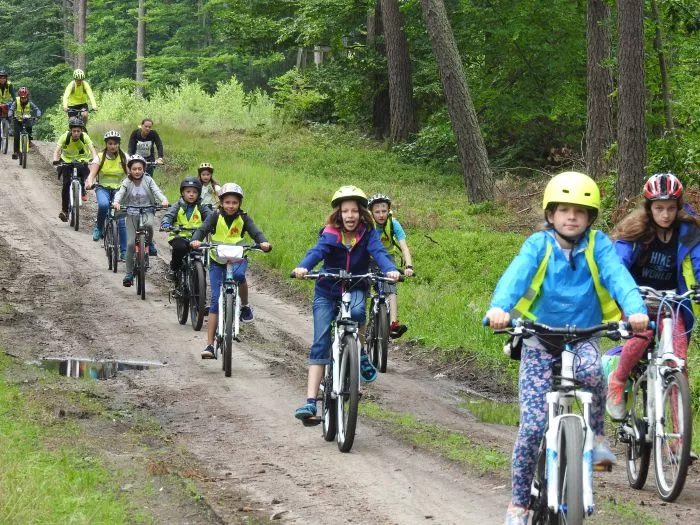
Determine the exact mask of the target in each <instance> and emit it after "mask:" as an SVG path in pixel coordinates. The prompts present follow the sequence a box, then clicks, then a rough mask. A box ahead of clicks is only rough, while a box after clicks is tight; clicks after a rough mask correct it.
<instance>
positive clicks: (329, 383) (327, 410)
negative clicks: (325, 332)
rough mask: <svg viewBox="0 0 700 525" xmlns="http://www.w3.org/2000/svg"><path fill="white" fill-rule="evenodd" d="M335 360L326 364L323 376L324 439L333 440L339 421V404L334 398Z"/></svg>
mask: <svg viewBox="0 0 700 525" xmlns="http://www.w3.org/2000/svg"><path fill="white" fill-rule="evenodd" d="M331 359H332V358H331ZM332 394H333V361H332V360H331V362H330V363H328V364H327V365H326V374H325V376H324V377H323V397H322V398H321V418H322V419H323V425H322V428H323V433H322V435H323V439H325V440H326V441H333V440H334V439H335V436H336V433H337V429H338V421H337V420H336V417H337V416H336V414H337V413H338V410H337V405H336V402H335V400H334V399H333V396H332Z"/></svg>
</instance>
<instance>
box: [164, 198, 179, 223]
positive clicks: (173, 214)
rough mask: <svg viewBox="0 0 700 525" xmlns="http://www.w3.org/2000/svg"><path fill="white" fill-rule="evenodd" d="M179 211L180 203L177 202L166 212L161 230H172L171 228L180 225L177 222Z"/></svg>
mask: <svg viewBox="0 0 700 525" xmlns="http://www.w3.org/2000/svg"><path fill="white" fill-rule="evenodd" d="M178 211H180V201H177V202H176V203H175V204H173V205H172V206H170V208H168V211H166V212H165V215H163V218H162V219H161V221H160V228H161V230H166V229H168V228H170V227H171V226H174V225H176V224H178V222H177V212H178Z"/></svg>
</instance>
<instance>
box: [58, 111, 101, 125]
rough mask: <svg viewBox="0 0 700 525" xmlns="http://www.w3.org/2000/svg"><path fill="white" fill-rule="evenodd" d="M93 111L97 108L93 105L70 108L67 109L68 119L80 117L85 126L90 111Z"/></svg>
mask: <svg viewBox="0 0 700 525" xmlns="http://www.w3.org/2000/svg"><path fill="white" fill-rule="evenodd" d="M93 111H97V110H96V109H95V108H91V107H88V108H87V109H75V108H68V109H67V110H66V113H67V114H68V120H70V119H71V118H72V117H78V118H79V119H80V120H82V121H83V127H85V126H87V122H88V118H89V116H90V113H92V112H93Z"/></svg>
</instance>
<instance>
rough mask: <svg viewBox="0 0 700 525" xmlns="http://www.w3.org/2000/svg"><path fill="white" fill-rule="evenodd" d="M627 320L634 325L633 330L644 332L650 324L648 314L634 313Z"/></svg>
mask: <svg viewBox="0 0 700 525" xmlns="http://www.w3.org/2000/svg"><path fill="white" fill-rule="evenodd" d="M627 321H628V322H629V324H630V325H632V331H633V332H643V331H644V330H646V329H647V326H649V316H648V315H647V314H632V315H630V316H629V318H628V319H627Z"/></svg>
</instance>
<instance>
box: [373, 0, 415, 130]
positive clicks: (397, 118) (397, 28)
mask: <svg viewBox="0 0 700 525" xmlns="http://www.w3.org/2000/svg"><path fill="white" fill-rule="evenodd" d="M381 14H382V24H383V27H384V36H385V43H386V58H387V68H388V74H389V110H390V115H391V125H390V128H391V140H392V141H393V142H401V141H404V140H406V139H407V138H408V137H409V136H410V135H411V134H412V133H415V131H416V117H415V111H414V107H413V81H412V79H411V60H410V57H409V53H408V40H407V39H406V35H405V33H404V31H403V16H402V15H401V11H400V10H399V2H398V0H381Z"/></svg>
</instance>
